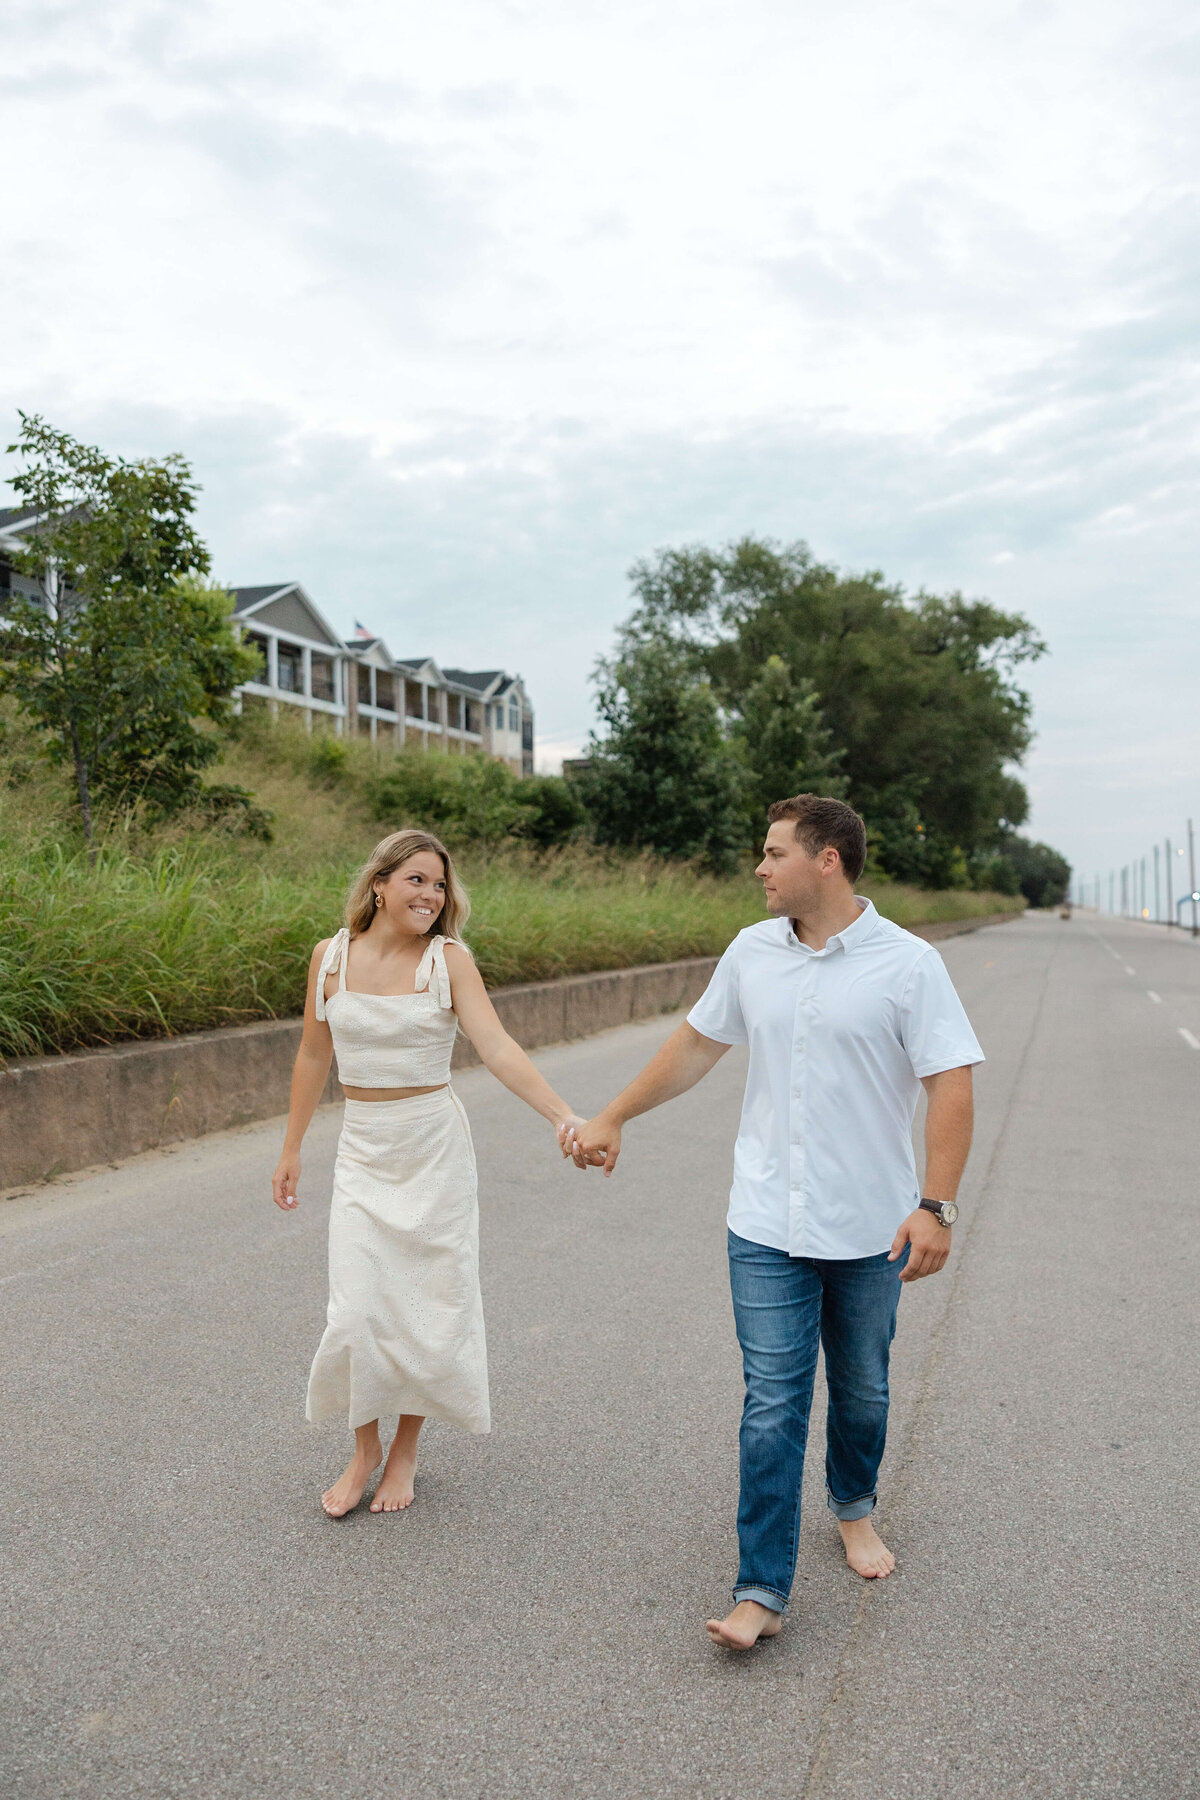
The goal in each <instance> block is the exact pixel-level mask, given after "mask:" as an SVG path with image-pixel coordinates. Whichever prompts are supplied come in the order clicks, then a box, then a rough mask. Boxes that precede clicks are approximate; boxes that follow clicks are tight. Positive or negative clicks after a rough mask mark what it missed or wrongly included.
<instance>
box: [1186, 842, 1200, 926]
mask: <svg viewBox="0 0 1200 1800" xmlns="http://www.w3.org/2000/svg"><path fill="white" fill-rule="evenodd" d="M1188 880H1189V881H1190V882H1191V885H1192V936H1193V937H1200V919H1198V918H1197V916H1196V906H1197V896H1196V833H1195V831H1194V830H1193V829H1192V821H1191V820H1190V819H1189V820H1188Z"/></svg>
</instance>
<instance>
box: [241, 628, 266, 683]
mask: <svg viewBox="0 0 1200 1800" xmlns="http://www.w3.org/2000/svg"><path fill="white" fill-rule="evenodd" d="M245 642H246V648H247V650H253V652H254V654H255V655H256V656H257V658H258V668H257V669H256V670H255V672H254V674H253V675H252V676H251V677H250V679H251V681H261V682H262V684H263V685H264V687H265V686H266V681H267V640H266V638H264V637H259V636H258V634H257V633H256V632H253V631H248V632H247V633H246V639H245Z"/></svg>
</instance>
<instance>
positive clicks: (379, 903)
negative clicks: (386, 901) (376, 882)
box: [375, 893, 383, 906]
mask: <svg viewBox="0 0 1200 1800" xmlns="http://www.w3.org/2000/svg"><path fill="white" fill-rule="evenodd" d="M375 904H376V906H382V905H383V895H382V894H379V893H377V894H376V895H375Z"/></svg>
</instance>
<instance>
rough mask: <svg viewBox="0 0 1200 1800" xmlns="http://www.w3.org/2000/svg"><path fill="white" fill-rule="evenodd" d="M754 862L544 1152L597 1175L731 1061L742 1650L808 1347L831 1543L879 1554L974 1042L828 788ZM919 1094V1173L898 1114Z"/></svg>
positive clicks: (791, 1446) (968, 1106)
mask: <svg viewBox="0 0 1200 1800" xmlns="http://www.w3.org/2000/svg"><path fill="white" fill-rule="evenodd" d="M767 816H768V819H769V821H770V830H769V831H768V833H767V840H766V846H765V849H764V853H763V860H762V862H761V863H760V864H759V866H758V869H757V870H756V871H755V872H756V874H757V875H758V876H759V877H760V878H761V880H762V883H763V891H764V895H765V898H766V903H767V910H768V912H769V913H770V914H771V915H772V916H771V918H770V919H767V920H764V921H763V923H761V924H759V925H751V926H748V927H747V929H746V930H745V931H743V932H740V933H739V935H738V936H737V937H736V938H735V939H734V941H733V943H732V944H731V945H730V946H729V949H728V950H727V951H726V952H725V954H724V956H723V957H722V958H721V961H720V964H719V966H718V968H717V970H716V972H715V973H714V975H713V978H712V980H711V981H710V983H709V985H708V988H707V990H706V991H705V993H704V994H703V995H702V997H701V999H700V1000H699V1001H698V1002H697V1004H696V1005H695V1006H694V1007H693V1008H692V1010H691V1012H690V1013H689V1014H688V1018H687V1022H686V1024H683V1025H681V1026H680V1027H679V1030H678V1031H677V1032H675V1033H674V1035H673V1036H672V1037H670V1038H668V1040H667V1042H666V1043H665V1044H664V1045H663V1047H662V1049H661V1050H659V1052H658V1054H657V1055H656V1056H655V1057H654V1058H653V1059H652V1060H651V1061H650V1062H649V1063H648V1064H647V1066H646V1067H645V1068H644V1069H643V1070H642V1072H641V1074H640V1075H638V1076H637V1077H636V1078H635V1079H634V1080H633V1081H632V1082H630V1084H629V1086H628V1087H627V1088H626V1089H625V1090H624V1091H623V1092H622V1093H621V1094H619V1095H618V1096H617V1098H616V1099H615V1100H613V1101H611V1102H610V1104H609V1105H608V1106H606V1107H605V1108H604V1110H603V1111H602V1112H600V1113H599V1114H598V1115H597V1116H596V1117H595V1118H594V1119H592V1120H591V1121H590V1123H589V1124H588V1125H586V1126H585V1127H584V1128H583V1129H582V1130H581V1131H580V1132H579V1133H578V1134H577V1135H576V1136H575V1137H574V1138H573V1139H569V1138H568V1140H567V1141H566V1142H565V1143H564V1155H567V1154H570V1155H573V1157H574V1160H575V1162H576V1164H577V1165H578V1167H580V1168H586V1167H587V1166H588V1165H589V1164H591V1165H600V1164H602V1165H603V1168H604V1173H605V1174H606V1175H611V1174H612V1172H613V1169H614V1167H615V1166H616V1161H617V1157H618V1155H619V1154H620V1149H621V1130H622V1127H623V1126H624V1124H625V1122H626V1120H628V1119H632V1118H636V1117H637V1115H638V1114H639V1113H644V1112H649V1110H650V1109H651V1108H652V1107H655V1106H660V1105H661V1104H662V1102H663V1101H664V1100H670V1099H673V1098H674V1096H675V1095H677V1094H682V1093H684V1092H686V1090H687V1089H688V1088H690V1087H693V1086H694V1085H695V1084H696V1082H698V1081H699V1080H700V1079H701V1077H702V1076H704V1075H706V1074H707V1073H708V1071H709V1070H710V1069H711V1068H712V1067H713V1065H714V1064H715V1063H716V1062H717V1061H718V1060H719V1058H720V1057H722V1056H724V1054H725V1052H726V1050H727V1049H728V1048H729V1046H730V1045H731V1044H749V1046H750V1066H749V1072H748V1075H747V1080H746V1092H745V1099H744V1102H743V1106H742V1118H741V1126H740V1128H739V1131H738V1138H737V1144H736V1146H735V1149H734V1173H733V1188H732V1190H731V1193H730V1197H729V1217H728V1225H729V1269H730V1284H731V1287H732V1291H733V1310H734V1319H735V1321H736V1324H737V1333H738V1341H739V1343H740V1344H741V1349H742V1362H743V1368H744V1372H745V1382H746V1396H745V1403H744V1407H743V1411H742V1424H741V1437H740V1460H741V1498H740V1502H739V1506H738V1542H739V1550H740V1560H739V1568H738V1578H737V1584H736V1586H735V1587H734V1590H733V1599H734V1606H733V1610H732V1612H731V1613H729V1615H728V1617H726V1618H724V1619H720V1620H718V1619H710V1620H709V1622H708V1632H709V1636H710V1637H711V1638H712V1640H713V1642H714V1643H716V1644H721V1645H724V1646H726V1647H728V1648H729V1649H733V1650H748V1649H749V1648H750V1647H751V1645H752V1644H754V1643H756V1642H757V1641H758V1640H759V1639H760V1638H766V1637H774V1636H775V1634H776V1633H777V1632H778V1631H779V1630H780V1628H781V1624H782V1620H783V1615H784V1613H785V1612H786V1610H787V1604H788V1595H789V1593H790V1591H791V1586H792V1577H793V1574H794V1571H795V1563H796V1543H797V1537H798V1533H799V1525H800V1481H801V1475H802V1473H803V1468H804V1450H805V1443H806V1440H807V1436H808V1418H809V1410H810V1407H811V1404H812V1392H813V1381H814V1377H815V1373H816V1366H817V1347H818V1344H820V1345H823V1347H824V1350H825V1372H826V1379H827V1383H828V1389H829V1408H828V1425H827V1432H826V1459H825V1475H826V1488H827V1495H828V1502H829V1506H830V1508H831V1510H832V1511H833V1513H834V1515H835V1516H836V1518H837V1521H838V1527H839V1529H840V1531H841V1534H842V1541H843V1543H844V1545H845V1550H846V1560H847V1562H848V1563H849V1564H850V1567H851V1568H852V1569H854V1570H855V1571H856V1572H857V1573H858V1574H859V1575H862V1576H864V1577H867V1578H878V1577H883V1576H887V1575H889V1574H890V1573H891V1571H892V1569H893V1568H894V1567H895V1559H894V1557H893V1556H892V1553H891V1551H890V1550H889V1549H888V1548H887V1546H886V1545H885V1544H884V1543H883V1541H882V1539H881V1538H880V1537H879V1536H878V1534H877V1533H876V1531H875V1528H874V1525H873V1523H872V1519H871V1514H872V1513H873V1511H874V1508H875V1500H876V1477H877V1475H878V1470H879V1463H880V1459H881V1457H882V1455H883V1447H884V1441H885V1438H886V1435H887V1416H888V1355H889V1349H890V1346H891V1340H892V1336H893V1334H894V1332H895V1328H896V1308H897V1304H898V1302H899V1297H900V1284H901V1282H905V1281H916V1280H919V1279H920V1278H921V1277H922V1276H924V1275H933V1274H936V1273H937V1271H938V1270H939V1269H941V1268H942V1267H943V1265H944V1264H945V1261H946V1258H947V1257H948V1255H949V1254H950V1228H951V1225H952V1223H953V1221H954V1219H955V1218H956V1217H957V1207H956V1206H955V1204H954V1196H955V1194H956V1192H957V1189H958V1183H959V1179H960V1177H961V1175H962V1171H963V1167H964V1164H965V1163H966V1160H967V1152H968V1150H969V1149H970V1144H971V1127H972V1098H971V1066H972V1065H973V1064H974V1063H978V1062H982V1061H983V1053H982V1051H981V1050H980V1048H979V1045H978V1043H977V1042H976V1039H975V1036H974V1033H973V1032H972V1030H971V1027H970V1025H969V1024H968V1022H967V1017H966V1014H965V1013H964V1011H963V1008H962V1005H961V1002H960V1001H959V998H958V996H957V994H956V993H955V991H954V989H953V987H952V986H951V983H950V977H949V976H948V975H947V973H946V969H945V965H944V964H943V962H942V959H941V957H940V956H939V955H938V954H937V951H936V950H933V949H932V948H931V947H930V946H929V945H928V944H926V943H924V942H922V940H921V939H920V938H916V937H913V936H912V935H911V933H909V932H907V931H902V930H901V929H900V928H899V926H897V925H893V924H891V923H890V922H889V921H888V920H886V919H882V918H880V916H879V914H878V913H877V912H876V911H875V908H874V907H873V906H872V905H871V903H870V901H868V900H862V899H859V898H858V897H857V896H856V895H855V893H854V883H855V882H856V881H857V879H858V877H859V876H860V875H861V874H862V870H863V865H864V863H865V861H866V848H867V838H866V829H865V827H864V825H863V822H862V820H861V819H860V818H859V816H858V814H857V813H856V812H854V811H853V809H852V808H851V807H849V806H846V805H844V804H843V802H842V801H840V800H825V799H820V798H818V797H817V796H816V795H813V794H800V795H798V796H796V798H795V799H792V800H781V801H778V802H777V803H776V804H775V805H774V806H772V807H771V809H770V812H769V813H768V815H767ZM922 1087H924V1089H925V1091H926V1094H927V1095H928V1099H929V1107H928V1116H927V1120H926V1126H925V1184H924V1189H923V1190H922V1189H921V1188H920V1187H919V1186H918V1184H917V1175H916V1163H915V1160H914V1157H913V1146H912V1123H913V1116H914V1113H915V1111H916V1106H917V1100H918V1098H919V1096H920V1090H921V1088H922Z"/></svg>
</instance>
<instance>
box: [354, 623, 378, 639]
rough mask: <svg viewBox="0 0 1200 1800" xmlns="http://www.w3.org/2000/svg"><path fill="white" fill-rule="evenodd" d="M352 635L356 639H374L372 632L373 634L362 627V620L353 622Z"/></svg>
mask: <svg viewBox="0 0 1200 1800" xmlns="http://www.w3.org/2000/svg"><path fill="white" fill-rule="evenodd" d="M354 635H355V637H356V638H358V637H360V638H373V637H374V636H375V633H374V632H373V631H368V630H367V628H366V626H365V625H364V624H363V622H362V620H361V619H355V621H354Z"/></svg>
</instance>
